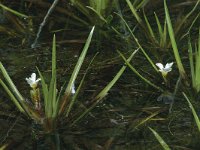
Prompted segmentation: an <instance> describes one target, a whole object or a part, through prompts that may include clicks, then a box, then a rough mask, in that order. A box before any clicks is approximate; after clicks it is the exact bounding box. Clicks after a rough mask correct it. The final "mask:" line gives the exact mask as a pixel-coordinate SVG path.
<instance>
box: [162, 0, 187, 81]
mask: <svg viewBox="0 0 200 150" xmlns="http://www.w3.org/2000/svg"><path fill="white" fill-rule="evenodd" d="M164 8H165V15H166V21H167V27H168V32H169V37H170V40H171V44H172V48H173V52H174V56H175V59H176V63H177V66H178V70H179V73H180V74H181V76H182V78H183V79H186V73H185V69H184V68H183V64H182V61H181V58H180V55H179V50H178V48H177V44H176V39H175V36H174V30H173V27H172V23H171V19H170V16H169V11H168V8H167V4H166V0H164Z"/></svg>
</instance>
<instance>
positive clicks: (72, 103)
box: [66, 53, 98, 117]
mask: <svg viewBox="0 0 200 150" xmlns="http://www.w3.org/2000/svg"><path fill="white" fill-rule="evenodd" d="M97 54H98V53H96V55H95V56H94V57H93V58H92V60H91V61H90V64H89V65H88V67H87V69H86V71H85V74H84V76H83V77H82V79H81V82H80V84H79V86H78V88H77V90H76V92H75V95H74V96H73V98H72V100H71V102H70V104H69V107H68V109H67V113H66V117H68V116H69V113H70V111H71V109H72V107H73V105H74V103H75V101H76V98H77V96H78V94H79V91H80V89H81V87H82V84H83V82H84V80H85V77H86V75H87V73H88V70H89V68H90V66H91V64H92V62H93V61H94V59H95V57H96V56H97Z"/></svg>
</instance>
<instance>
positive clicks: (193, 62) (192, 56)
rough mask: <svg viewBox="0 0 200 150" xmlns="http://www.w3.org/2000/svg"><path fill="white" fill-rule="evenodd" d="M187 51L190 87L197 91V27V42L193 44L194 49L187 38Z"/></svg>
mask: <svg viewBox="0 0 200 150" xmlns="http://www.w3.org/2000/svg"><path fill="white" fill-rule="evenodd" d="M188 52H189V60H190V69H191V80H192V87H193V88H194V89H195V91H196V92H197V93H198V92H200V29H199V39H198V42H197V44H195V47H194V50H193V48H192V43H191V40H190V38H189V40H188Z"/></svg>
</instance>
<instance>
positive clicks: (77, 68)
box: [59, 27, 95, 114]
mask: <svg viewBox="0 0 200 150" xmlns="http://www.w3.org/2000/svg"><path fill="white" fill-rule="evenodd" d="M94 28H95V27H93V28H92V30H91V32H90V34H89V36H88V38H87V41H86V43H85V46H84V48H83V51H82V53H81V55H80V57H79V59H78V62H77V64H76V66H75V68H74V71H73V73H72V75H71V78H70V80H69V84H68V86H67V88H66V90H65V95H64V99H63V100H62V102H61V107H60V110H59V114H61V113H62V112H63V111H64V107H65V105H66V103H67V100H68V98H69V96H70V95H71V90H72V86H73V84H74V82H75V80H76V77H77V75H78V73H79V71H80V68H81V66H82V64H83V61H84V59H85V56H86V53H87V50H88V48H89V45H90V42H91V40H92V35H93V32H94Z"/></svg>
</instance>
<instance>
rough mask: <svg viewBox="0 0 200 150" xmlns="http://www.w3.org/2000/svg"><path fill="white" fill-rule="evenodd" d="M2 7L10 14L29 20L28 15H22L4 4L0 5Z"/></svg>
mask: <svg viewBox="0 0 200 150" xmlns="http://www.w3.org/2000/svg"><path fill="white" fill-rule="evenodd" d="M0 7H1V8H3V9H5V10H6V11H9V12H11V13H13V14H14V15H16V16H19V17H22V18H28V16H27V15H24V14H22V13H20V12H18V11H15V10H13V9H11V8H9V7H7V6H4V5H3V4H0Z"/></svg>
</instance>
